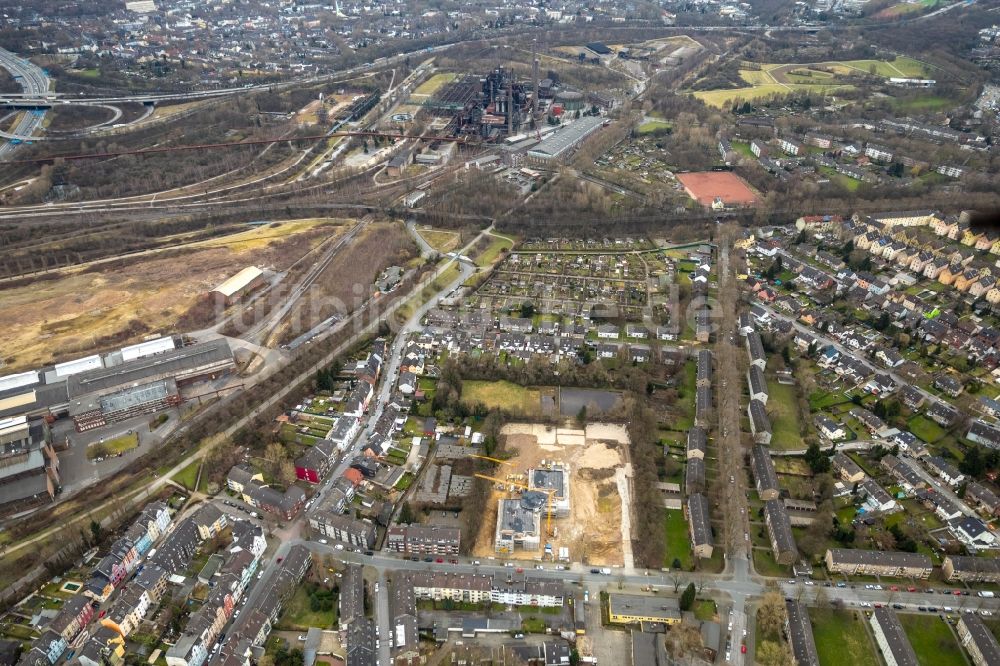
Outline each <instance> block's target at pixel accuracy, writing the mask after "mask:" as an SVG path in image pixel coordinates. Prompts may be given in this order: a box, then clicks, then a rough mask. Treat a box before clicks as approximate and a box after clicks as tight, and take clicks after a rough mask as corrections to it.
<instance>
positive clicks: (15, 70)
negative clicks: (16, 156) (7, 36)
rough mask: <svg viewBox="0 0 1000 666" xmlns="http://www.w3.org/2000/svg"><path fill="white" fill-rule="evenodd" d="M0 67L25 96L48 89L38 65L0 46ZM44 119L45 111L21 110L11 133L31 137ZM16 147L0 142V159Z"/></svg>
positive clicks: (39, 93)
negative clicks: (22, 90) (11, 77)
mask: <svg viewBox="0 0 1000 666" xmlns="http://www.w3.org/2000/svg"><path fill="white" fill-rule="evenodd" d="M0 67H3V68H4V69H6V70H7V71H8V72H10V74H11V76H13V77H14V78H15V80H16V81H17V82H18V83H20V84H21V87H22V88H23V89H24V94H25V95H27V96H40V95H42V94H43V93H47V92H48V90H49V84H50V79H49V77H48V76H46V74H45V72H43V71H42V69H41V68H40V67H38V66H37V65H34V64H32V63H31V62H29V61H27V60H25V59H23V58H21V57H20V56H19V55H17V54H16V53H11V52H10V51H8V50H7V49H3V48H0ZM44 119H45V111H42V110H39V111H33V110H32V111H23V112H22V113H21V118H20V119H19V120H18V122H17V125H15V126H14V130H13V131H12V132H11V134H13V135H15V136H17V137H19V138H20V139H21V140H30V139H31V138H33V136H34V134H35V132H37V131H38V130H39V129H40V128H41V126H42V122H43V121H44ZM16 148H17V145H16V144H13V143H11V142H10V141H4V142H2V143H0V160H3V159H5V158H6V157H7V156H8V155H10V154H11V153H13V152H14V150H15V149H16Z"/></svg>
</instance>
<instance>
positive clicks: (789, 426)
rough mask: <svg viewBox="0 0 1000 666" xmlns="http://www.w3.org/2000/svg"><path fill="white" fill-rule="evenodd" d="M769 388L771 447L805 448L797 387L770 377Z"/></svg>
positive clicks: (785, 448)
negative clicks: (780, 382)
mask: <svg viewBox="0 0 1000 666" xmlns="http://www.w3.org/2000/svg"><path fill="white" fill-rule="evenodd" d="M767 388H768V390H769V391H770V397H769V398H768V400H767V412H768V414H769V415H770V417H771V428H772V429H773V436H772V438H771V447H772V448H774V449H780V450H787V449H801V448H804V445H803V444H802V424H801V422H800V421H799V407H798V398H797V397H796V392H795V387H794V386H792V385H790V384H779V383H778V382H777V381H776V380H774V379H768V382H767Z"/></svg>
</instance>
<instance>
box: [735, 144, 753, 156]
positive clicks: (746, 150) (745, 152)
mask: <svg viewBox="0 0 1000 666" xmlns="http://www.w3.org/2000/svg"><path fill="white" fill-rule="evenodd" d="M732 145H733V150H735V151H736V152H737V153H739V154H740V155H742V156H743V157H746V158H748V159H755V158H754V154H753V153H752V152H751V151H750V144H749V143H748V142H746V141H733V142H732Z"/></svg>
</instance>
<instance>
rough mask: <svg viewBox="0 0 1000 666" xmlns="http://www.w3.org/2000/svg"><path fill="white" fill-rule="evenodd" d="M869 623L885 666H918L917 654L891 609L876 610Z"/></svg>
mask: <svg viewBox="0 0 1000 666" xmlns="http://www.w3.org/2000/svg"><path fill="white" fill-rule="evenodd" d="M869 622H870V624H871V626H872V634H873V635H874V636H875V643H876V644H877V645H878V648H879V650H880V651H881V652H882V657H883V658H884V659H885V663H886V665H887V666H919V662H918V661H917V653H916V652H914V651H913V646H912V645H910V640H909V639H908V638H907V637H906V632H905V631H903V625H902V624H900V622H899V618H898V617H896V613H895V612H894V611H893V610H892V609H891V608H886V607H882V608H876V609H875V611H874V612H873V613H872V616H871V619H870V620H869Z"/></svg>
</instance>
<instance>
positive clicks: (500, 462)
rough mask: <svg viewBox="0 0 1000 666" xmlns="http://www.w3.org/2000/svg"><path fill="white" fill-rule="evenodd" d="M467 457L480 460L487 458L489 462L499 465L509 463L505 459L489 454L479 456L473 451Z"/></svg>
mask: <svg viewBox="0 0 1000 666" xmlns="http://www.w3.org/2000/svg"><path fill="white" fill-rule="evenodd" d="M469 457H470V458H479V459H480V460H489V461H490V462H495V463H499V464H501V465H509V464H510V463H509V462H508V461H506V460H500V459H499V458H490V457H489V456H479V455H476V454H475V453H470V454H469Z"/></svg>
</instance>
